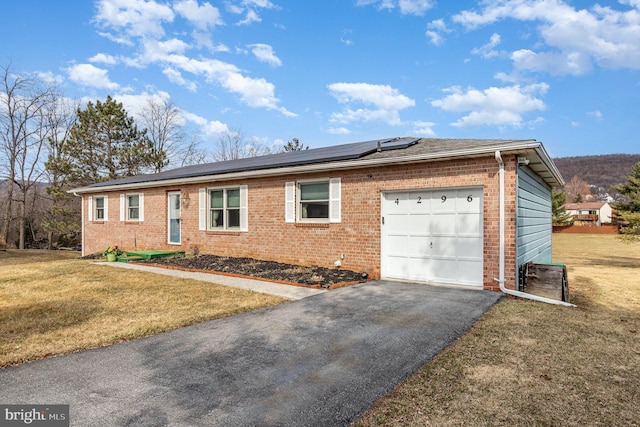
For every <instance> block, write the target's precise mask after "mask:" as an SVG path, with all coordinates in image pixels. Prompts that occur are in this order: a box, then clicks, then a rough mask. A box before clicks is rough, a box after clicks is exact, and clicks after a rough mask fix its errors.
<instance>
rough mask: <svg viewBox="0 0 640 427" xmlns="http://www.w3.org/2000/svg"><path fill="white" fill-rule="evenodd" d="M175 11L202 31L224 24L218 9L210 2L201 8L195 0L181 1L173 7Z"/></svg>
mask: <svg viewBox="0 0 640 427" xmlns="http://www.w3.org/2000/svg"><path fill="white" fill-rule="evenodd" d="M173 10H175V11H176V12H178V13H179V14H180V15H181V16H182V17H184V18H185V19H187V20H189V21H190V22H191V23H192V24H193V25H194V26H195V27H196V28H198V29H199V30H202V31H206V30H208V29H211V28H213V27H215V26H216V25H222V24H223V22H222V18H221V17H220V11H219V10H218V8H216V7H214V6H211V4H210V3H208V2H205V3H204V4H203V5H202V6H199V5H198V2H197V1H195V0H181V1H178V2H176V3H175V4H174V5H173Z"/></svg>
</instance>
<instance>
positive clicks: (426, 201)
mask: <svg viewBox="0 0 640 427" xmlns="http://www.w3.org/2000/svg"><path fill="white" fill-rule="evenodd" d="M407 208H408V209H407V212H408V213H410V214H420V213H422V214H427V215H428V214H429V212H430V211H431V193H430V192H428V191H423V192H415V193H409V195H408V198H407Z"/></svg>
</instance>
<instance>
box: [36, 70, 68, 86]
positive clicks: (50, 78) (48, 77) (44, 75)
mask: <svg viewBox="0 0 640 427" xmlns="http://www.w3.org/2000/svg"><path fill="white" fill-rule="evenodd" d="M35 74H36V76H37V77H38V78H39V79H40V80H42V81H43V82H45V83H47V84H50V85H59V84H62V83H63V82H64V77H63V76H61V75H60V74H53V73H52V72H51V71H37V72H36V73H35Z"/></svg>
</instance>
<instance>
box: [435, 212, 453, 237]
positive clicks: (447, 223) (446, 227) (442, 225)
mask: <svg viewBox="0 0 640 427" xmlns="http://www.w3.org/2000/svg"><path fill="white" fill-rule="evenodd" d="M432 220H433V224H432V225H431V230H432V233H433V235H435V236H455V234H456V217H455V214H452V213H449V214H446V213H445V214H443V213H438V214H434V215H433V216H432Z"/></svg>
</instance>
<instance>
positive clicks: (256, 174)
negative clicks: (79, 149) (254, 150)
mask: <svg viewBox="0 0 640 427" xmlns="http://www.w3.org/2000/svg"><path fill="white" fill-rule="evenodd" d="M501 148H502V150H503V151H508V152H510V153H524V152H527V151H531V150H534V151H536V153H537V154H538V156H540V158H541V159H542V160H543V161H544V163H545V165H546V166H547V167H548V168H549V170H550V171H551V172H552V174H553V176H554V178H555V179H556V180H557V181H558V182H560V183H563V182H564V181H563V180H562V178H561V177H560V173H559V172H558V171H557V169H556V168H555V166H554V167H553V168H552V167H551V166H552V165H553V162H551V160H550V158H549V156H548V155H547V153H546V151H545V150H544V149H543V148H542V144H541V143H539V142H537V141H535V140H531V141H518V142H517V143H514V144H512V145H510V146H505V145H501ZM496 149H497V148H496V147H495V146H494V147H491V146H489V147H482V148H471V149H464V150H456V151H448V152H445V153H435V154H416V155H411V156H404V157H382V158H373V159H364V160H362V159H357V160H348V161H341V162H330V163H317V164H310V165H300V166H289V167H283V168H273V169H261V170H250V171H242V172H232V173H225V174H217V175H203V176H196V177H186V178H174V179H166V180H160V181H148V182H132V183H126V184H112V185H104V186H96V187H81V188H74V189H71V190H69V191H68V192H69V193H73V194H75V195H78V194H85V193H100V192H104V191H121V190H129V189H141V188H150V187H170V186H175V185H185V184H199V183H206V182H211V181H231V180H236V179H246V178H260V177H265V176H277V175H291V174H303V173H304V174H307V173H314V172H322V171H325V170H344V169H361V168H367V167H375V166H381V165H385V164H387V163H394V164H403V163H416V162H428V161H436V160H451V159H457V158H460V157H467V158H468V157H480V156H486V155H491V154H493V153H494V151H495V150H496Z"/></svg>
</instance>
